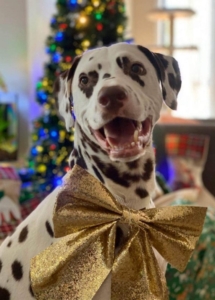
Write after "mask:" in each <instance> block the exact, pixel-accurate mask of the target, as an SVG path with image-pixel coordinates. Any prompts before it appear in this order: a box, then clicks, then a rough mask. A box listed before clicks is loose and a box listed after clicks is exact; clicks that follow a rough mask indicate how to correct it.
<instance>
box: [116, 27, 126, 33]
mask: <svg viewBox="0 0 215 300" xmlns="http://www.w3.org/2000/svg"><path fill="white" fill-rule="evenodd" d="M116 31H117V33H119V34H121V33H123V31H124V28H123V26H122V25H119V26H118V27H117V30H116Z"/></svg>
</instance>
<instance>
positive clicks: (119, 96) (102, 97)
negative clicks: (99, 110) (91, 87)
mask: <svg viewBox="0 0 215 300" xmlns="http://www.w3.org/2000/svg"><path fill="white" fill-rule="evenodd" d="M126 100H127V93H126V91H125V89H124V88H123V87H121V86H110V87H103V88H102V89H101V91H100V92H99V95H98V101H99V104H100V105H101V106H102V107H103V108H105V109H111V108H113V109H114V108H115V109H119V108H120V107H122V106H123V104H124V102H125V101H126Z"/></svg>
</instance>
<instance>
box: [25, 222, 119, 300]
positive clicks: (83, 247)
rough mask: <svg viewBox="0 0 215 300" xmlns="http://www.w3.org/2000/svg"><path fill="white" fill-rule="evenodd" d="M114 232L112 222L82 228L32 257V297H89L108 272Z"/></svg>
mask: <svg viewBox="0 0 215 300" xmlns="http://www.w3.org/2000/svg"><path fill="white" fill-rule="evenodd" d="M115 231H116V225H115V224H108V225H105V226H99V227H96V228H90V229H87V230H82V231H81V232H79V233H73V234H70V235H68V236H66V237H63V238H61V239H60V240H59V241H57V243H56V244H53V245H51V246H50V247H48V248H47V249H45V250H44V251H43V252H41V253H40V254H39V255H37V256H35V257H34V258H33V259H32V261H31V278H33V289H34V291H35V297H36V299H38V300H48V299H52V300H59V299H73V300H75V299H83V300H91V299H92V298H93V296H94V295H95V294H96V292H97V291H98V290H99V288H100V286H101V285H102V283H103V282H104V280H105V279H106V278H107V276H108V274H109V273H110V271H111V268H112V265H113V257H114V246H115ZM86 237H87V238H86Z"/></svg>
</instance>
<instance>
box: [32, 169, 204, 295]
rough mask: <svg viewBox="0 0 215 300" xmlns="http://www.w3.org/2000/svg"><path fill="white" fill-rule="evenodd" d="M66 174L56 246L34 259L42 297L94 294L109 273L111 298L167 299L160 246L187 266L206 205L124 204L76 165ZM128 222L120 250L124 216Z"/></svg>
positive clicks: (166, 255)
mask: <svg viewBox="0 0 215 300" xmlns="http://www.w3.org/2000/svg"><path fill="white" fill-rule="evenodd" d="M70 172H71V173H68V175H67V176H66V182H65V183H64V186H63V187H62V189H61V192H60V193H59V195H58V197H57V201H56V206H55V210H54V216H53V223H54V232H55V237H61V238H60V239H59V240H57V241H56V242H55V243H54V244H53V245H51V246H50V247H48V248H47V249H45V250H44V251H42V252H41V253H39V254H38V255H37V256H36V257H34V258H33V259H32V262H31V270H30V276H31V285H32V288H33V291H34V295H35V297H36V299H37V300H46V299H52V300H59V299H62V300H65V299H74V300H92V299H93V298H94V296H95V294H96V293H97V291H98V290H99V288H100V287H101V285H102V284H103V282H104V281H105V279H106V278H107V277H108V276H109V275H110V274H111V280H112V282H111V299H112V300H120V299H123V300H142V299H144V300H152V299H153V300H166V299H168V296H167V294H168V292H167V288H166V284H165V276H164V274H163V273H162V272H161V270H160V268H159V265H158V262H157V260H156V258H155V254H154V250H153V249H156V251H157V252H158V253H159V254H160V255H161V256H163V258H164V259H165V260H166V261H167V262H169V263H170V264H171V265H172V266H174V267H176V268H177V269H178V270H180V271H181V270H183V269H184V268H185V267H186V264H187V262H188V261H189V258H190V256H191V254H192V252H193V250H194V248H195V245H196V242H197V240H198V238H199V235H200V233H201V231H202V226H203V223H204V218H205V213H206V208H203V207H190V206H189V207H188V206H187V207H186V206H178V207H162V208H152V209H145V210H144V212H143V211H142V210H140V211H135V210H132V209H128V208H125V207H124V206H122V205H120V204H119V203H118V202H117V201H116V199H115V198H114V197H113V195H112V194H111V193H110V192H109V191H108V190H107V189H106V188H105V186H104V185H102V184H101V183H100V182H99V181H98V180H97V179H96V178H94V177H93V176H92V175H90V174H89V173H87V171H85V170H83V169H81V168H80V167H78V166H75V167H73V169H72V171H70ZM121 221H123V222H125V223H127V224H131V225H134V226H130V230H129V236H128V239H126V240H125V241H124V242H123V243H124V244H123V245H122V247H121V248H120V250H119V252H118V253H117V255H116V252H115V238H116V227H117V223H118V222H121Z"/></svg>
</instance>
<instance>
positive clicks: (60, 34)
mask: <svg viewBox="0 0 215 300" xmlns="http://www.w3.org/2000/svg"><path fill="white" fill-rule="evenodd" d="M62 40H63V32H62V31H58V32H57V33H56V35H55V41H56V42H62Z"/></svg>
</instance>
